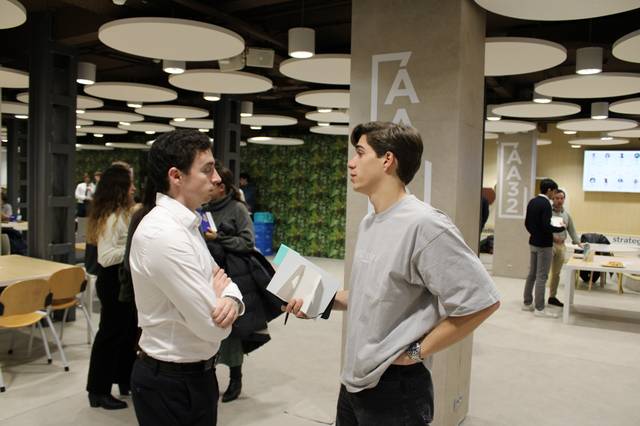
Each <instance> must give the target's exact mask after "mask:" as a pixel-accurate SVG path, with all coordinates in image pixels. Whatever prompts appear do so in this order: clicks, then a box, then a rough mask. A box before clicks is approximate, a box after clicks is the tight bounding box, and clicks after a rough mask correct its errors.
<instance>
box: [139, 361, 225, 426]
mask: <svg viewBox="0 0 640 426" xmlns="http://www.w3.org/2000/svg"><path fill="white" fill-rule="evenodd" d="M131 393H132V396H133V406H134V407H135V410H136V417H137V419H138V423H139V424H140V426H165V425H166V426H177V425H184V426H215V425H216V422H217V419H218V396H219V391H218V380H217V379H216V369H215V367H213V368H210V369H209V370H207V371H204V372H203V371H200V372H167V371H159V370H158V369H155V368H153V367H152V366H150V365H148V364H147V363H145V362H144V361H143V360H141V359H137V360H136V362H135V364H134V365H133V373H132V375H131Z"/></svg>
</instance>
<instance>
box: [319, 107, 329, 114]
mask: <svg viewBox="0 0 640 426" xmlns="http://www.w3.org/2000/svg"><path fill="white" fill-rule="evenodd" d="M318 112H321V113H323V114H324V113H325V112H331V108H329V107H318Z"/></svg>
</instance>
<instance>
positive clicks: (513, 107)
mask: <svg viewBox="0 0 640 426" xmlns="http://www.w3.org/2000/svg"><path fill="white" fill-rule="evenodd" d="M493 112H494V113H495V114H499V115H503V116H507V117H518V118H544V117H564V116H567V115H572V114H577V113H579V112H580V105H577V104H573V103H568V102H549V103H546V104H541V103H536V102H533V101H532V102H511V103H507V104H501V105H495V106H494V107H493Z"/></svg>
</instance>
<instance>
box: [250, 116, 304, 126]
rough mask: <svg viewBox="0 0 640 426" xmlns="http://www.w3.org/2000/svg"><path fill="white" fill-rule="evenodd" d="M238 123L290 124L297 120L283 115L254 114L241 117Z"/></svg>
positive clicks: (256, 124) (252, 124)
mask: <svg viewBox="0 0 640 426" xmlns="http://www.w3.org/2000/svg"><path fill="white" fill-rule="evenodd" d="M240 123H241V124H243V125H245V126H292V125H294V124H296V123H298V120H297V119H295V118H293V117H287V116H284V115H269V114H254V115H252V116H251V117H241V118H240Z"/></svg>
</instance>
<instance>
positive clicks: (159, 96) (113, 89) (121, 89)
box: [84, 81, 178, 102]
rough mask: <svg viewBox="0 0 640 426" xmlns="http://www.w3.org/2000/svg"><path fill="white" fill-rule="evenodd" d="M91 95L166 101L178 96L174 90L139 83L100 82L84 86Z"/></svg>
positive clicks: (122, 99) (118, 99)
mask: <svg viewBox="0 0 640 426" xmlns="http://www.w3.org/2000/svg"><path fill="white" fill-rule="evenodd" d="M84 91H85V92H86V93H88V94H89V95H91V96H97V97H99V98H103V99H112V100H115V101H137V102H168V101H173V100H174V99H176V98H177V97H178V93H176V91H175V90H171V89H167V88H166V87H160V86H152V85H150V84H140V83H120V82H114V81H109V82H100V83H96V84H92V85H90V86H84Z"/></svg>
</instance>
